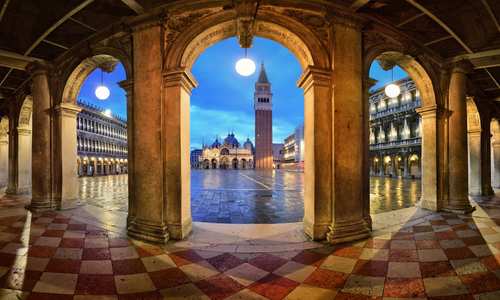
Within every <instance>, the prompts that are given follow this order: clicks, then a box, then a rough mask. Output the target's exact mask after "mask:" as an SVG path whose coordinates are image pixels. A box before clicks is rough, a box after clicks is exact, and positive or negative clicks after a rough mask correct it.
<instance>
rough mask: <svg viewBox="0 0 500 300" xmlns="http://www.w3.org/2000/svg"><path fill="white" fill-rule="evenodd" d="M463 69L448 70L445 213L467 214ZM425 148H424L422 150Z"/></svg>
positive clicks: (468, 210)
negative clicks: (449, 72) (449, 74)
mask: <svg viewBox="0 0 500 300" xmlns="http://www.w3.org/2000/svg"><path fill="white" fill-rule="evenodd" d="M466 81H467V76H466V67H465V66H462V65H456V66H455V67H454V68H453V69H452V71H451V78H450V86H449V94H448V97H449V100H448V105H449V110H450V115H449V117H448V155H449V157H448V162H449V165H448V201H447V203H446V205H445V207H444V210H446V211H452V212H456V213H469V212H471V211H473V210H474V208H473V207H471V205H470V203H469V198H468V196H469V192H468V184H467V183H468V179H467V178H468V166H467V108H466V94H465V92H466ZM422 148H424V147H422Z"/></svg>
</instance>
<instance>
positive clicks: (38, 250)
mask: <svg viewBox="0 0 500 300" xmlns="http://www.w3.org/2000/svg"><path fill="white" fill-rule="evenodd" d="M56 250H57V248H55V247H48V246H30V248H29V250H28V255H29V256H33V257H52V256H54V254H55V253H56Z"/></svg>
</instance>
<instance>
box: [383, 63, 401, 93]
mask: <svg viewBox="0 0 500 300" xmlns="http://www.w3.org/2000/svg"><path fill="white" fill-rule="evenodd" d="M391 79H392V80H391V81H394V67H393V68H392V69H391ZM384 91H385V94H386V95H387V97H390V98H396V97H397V96H399V94H401V88H400V87H399V85H397V84H394V83H392V82H391V83H390V84H388V85H387V86H386V87H385V90H384Z"/></svg>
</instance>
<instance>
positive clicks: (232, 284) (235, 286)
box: [195, 274, 244, 300]
mask: <svg viewBox="0 0 500 300" xmlns="http://www.w3.org/2000/svg"><path fill="white" fill-rule="evenodd" d="M195 284H196V286H197V287H198V288H199V289H200V290H202V291H203V292H204V293H205V294H206V295H207V296H208V297H210V299H213V300H219V299H224V298H227V297H229V296H231V295H234V294H236V293H237V292H239V291H240V290H242V289H243V288H244V286H242V285H241V284H239V283H238V282H236V281H234V280H233V279H231V278H229V277H228V276H225V275H223V274H221V275H217V276H214V277H211V278H209V279H206V280H202V281H198V282H197V283H195Z"/></svg>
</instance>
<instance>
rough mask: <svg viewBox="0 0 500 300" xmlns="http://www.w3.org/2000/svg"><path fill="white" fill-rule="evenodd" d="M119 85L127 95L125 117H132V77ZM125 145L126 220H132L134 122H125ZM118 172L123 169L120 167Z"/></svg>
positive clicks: (131, 118)
mask: <svg viewBox="0 0 500 300" xmlns="http://www.w3.org/2000/svg"><path fill="white" fill-rule="evenodd" d="M119 84H120V87H121V88H122V89H124V90H125V94H126V95H127V119H128V120H133V119H134V106H133V105H134V81H133V80H132V79H128V80H124V81H121V82H120V83H119ZM127 147H128V157H127V158H128V161H129V165H128V174H129V175H128V176H127V181H128V191H129V193H128V215H127V220H129V221H130V220H133V219H134V216H135V201H134V193H133V192H132V191H134V161H135V160H134V122H127ZM119 171H120V173H123V170H122V169H121V168H120V170H119Z"/></svg>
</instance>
